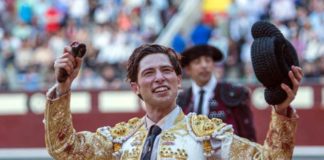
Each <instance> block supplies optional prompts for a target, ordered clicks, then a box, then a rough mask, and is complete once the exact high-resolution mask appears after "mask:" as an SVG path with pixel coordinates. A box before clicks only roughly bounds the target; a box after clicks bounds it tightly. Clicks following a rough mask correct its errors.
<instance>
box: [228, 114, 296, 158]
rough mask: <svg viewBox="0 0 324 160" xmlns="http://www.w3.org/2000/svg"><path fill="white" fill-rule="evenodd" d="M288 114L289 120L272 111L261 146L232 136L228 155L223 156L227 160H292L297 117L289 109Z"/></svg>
mask: <svg viewBox="0 0 324 160" xmlns="http://www.w3.org/2000/svg"><path fill="white" fill-rule="evenodd" d="M290 112H291V116H290V118H289V117H286V116H281V115H278V114H277V113H276V112H275V111H272V118H271V122H270V127H269V130H268V133H267V136H266V139H265V142H264V145H263V146H262V145H260V144H257V143H254V142H250V141H249V140H247V139H244V138H241V137H238V136H236V135H233V136H232V138H231V143H230V146H229V147H228V148H229V150H227V152H229V153H225V154H223V155H229V157H227V158H228V159H251V158H253V159H285V160H286V159H292V154H293V149H294V145H295V132H296V127H297V119H298V116H297V114H296V113H294V110H293V109H291V108H290Z"/></svg>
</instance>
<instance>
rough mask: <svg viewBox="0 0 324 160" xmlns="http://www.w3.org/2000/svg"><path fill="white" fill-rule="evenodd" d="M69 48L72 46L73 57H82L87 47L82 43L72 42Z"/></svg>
mask: <svg viewBox="0 0 324 160" xmlns="http://www.w3.org/2000/svg"><path fill="white" fill-rule="evenodd" d="M71 48H72V54H73V56H74V57H80V58H82V57H83V56H84V55H85V54H86V52H87V47H86V45H85V44H83V43H79V42H72V43H71Z"/></svg>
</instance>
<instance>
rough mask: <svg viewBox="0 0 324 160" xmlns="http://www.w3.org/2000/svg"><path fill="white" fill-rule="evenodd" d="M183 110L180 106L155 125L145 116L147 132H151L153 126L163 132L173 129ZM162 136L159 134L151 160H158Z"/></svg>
mask: <svg viewBox="0 0 324 160" xmlns="http://www.w3.org/2000/svg"><path fill="white" fill-rule="evenodd" d="M181 111H182V110H181V109H180V107H179V106H177V107H175V108H174V109H173V110H172V111H171V112H170V113H169V114H167V115H166V116H164V117H163V118H162V119H161V120H160V121H159V122H157V123H154V122H153V121H152V120H151V119H150V118H148V116H147V115H146V116H145V119H144V125H145V127H146V129H147V130H149V129H150V128H151V126H152V125H154V124H155V125H157V126H159V127H160V128H161V129H162V131H164V130H167V129H169V128H171V127H172V126H173V124H174V121H175V120H176V118H177V116H178V114H179V113H180V112H181ZM160 135H161V134H159V135H158V136H157V137H156V138H155V141H154V146H153V150H152V155H151V160H156V158H157V149H158V145H159V141H160Z"/></svg>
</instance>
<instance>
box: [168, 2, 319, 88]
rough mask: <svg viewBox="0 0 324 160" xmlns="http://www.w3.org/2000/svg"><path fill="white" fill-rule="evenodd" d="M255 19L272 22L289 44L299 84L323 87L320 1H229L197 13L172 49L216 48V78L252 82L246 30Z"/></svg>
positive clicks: (250, 40) (249, 32)
mask: <svg viewBox="0 0 324 160" xmlns="http://www.w3.org/2000/svg"><path fill="white" fill-rule="evenodd" d="M259 20H267V21H270V22H272V23H273V24H275V25H276V26H277V27H278V28H279V29H280V31H281V32H282V33H283V35H284V36H285V37H286V38H287V39H288V40H289V41H290V42H291V43H292V44H293V46H294V47H295V49H296V51H297V54H298V57H299V62H300V66H301V67H302V68H303V71H304V73H305V78H304V81H303V83H322V84H324V27H323V26H324V0H233V1H232V3H231V4H230V5H229V7H228V10H227V11H226V13H218V14H215V13H208V12H205V13H202V18H201V21H200V22H199V23H198V24H197V25H196V26H195V27H194V28H193V30H192V31H191V32H190V33H189V34H186V33H183V32H179V33H178V34H177V35H176V36H175V37H174V39H173V42H172V46H173V48H175V49H176V50H177V52H179V53H181V52H182V51H183V50H184V49H185V48H187V47H190V46H192V45H197V44H207V43H208V44H210V45H213V46H216V47H218V48H220V49H221V50H222V51H223V53H224V54H225V59H224V60H223V61H222V62H221V63H218V64H216V66H215V68H216V70H215V73H216V75H217V76H218V77H220V78H223V79H226V80H229V81H238V82H241V83H252V84H255V83H258V81H257V79H256V77H255V75H254V72H253V67H252V63H251V58H250V53H251V51H250V49H251V45H252V43H253V38H252V35H251V27H252V25H253V24H254V23H255V22H256V21H259Z"/></svg>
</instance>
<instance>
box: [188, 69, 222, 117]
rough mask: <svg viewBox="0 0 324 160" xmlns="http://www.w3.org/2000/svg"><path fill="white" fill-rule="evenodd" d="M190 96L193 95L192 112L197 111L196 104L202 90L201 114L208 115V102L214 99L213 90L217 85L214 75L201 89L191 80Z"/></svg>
mask: <svg viewBox="0 0 324 160" xmlns="http://www.w3.org/2000/svg"><path fill="white" fill-rule="evenodd" d="M191 82H192V94H193V107H194V112H197V111H198V103H199V98H200V93H199V91H200V90H201V89H203V90H204V91H205V95H204V100H203V104H202V114H204V115H208V113H209V107H208V106H209V103H208V102H209V101H210V99H212V98H213V97H214V90H215V88H216V85H217V80H216V77H215V76H214V75H212V76H211V78H210V80H209V81H208V83H207V84H206V85H204V86H203V87H199V86H198V85H197V83H196V82H195V81H194V80H192V81H191Z"/></svg>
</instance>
